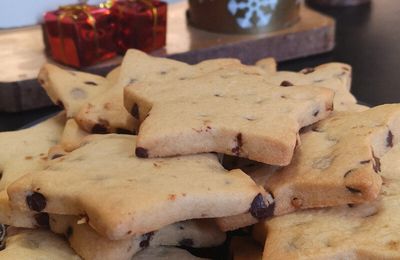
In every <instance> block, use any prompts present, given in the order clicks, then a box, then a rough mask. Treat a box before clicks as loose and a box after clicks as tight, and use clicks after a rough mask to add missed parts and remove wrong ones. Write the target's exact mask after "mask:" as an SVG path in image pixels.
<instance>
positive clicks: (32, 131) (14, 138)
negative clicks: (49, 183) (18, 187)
mask: <svg viewBox="0 0 400 260" xmlns="http://www.w3.org/2000/svg"><path fill="white" fill-rule="evenodd" d="M64 124H65V114H64V113H62V114H59V115H57V116H55V117H53V118H50V119H48V120H46V121H44V122H42V123H40V124H38V125H36V126H33V127H31V128H28V129H24V130H18V131H12V132H2V133H0V147H2V149H1V150H0V173H1V174H0V191H1V190H4V189H5V188H6V187H7V186H8V185H9V184H10V183H12V182H13V181H15V180H16V179H18V178H19V177H21V176H22V175H23V174H26V173H27V172H29V171H35V170H38V169H41V168H42V167H43V166H44V165H45V164H46V161H47V152H48V150H49V148H50V147H52V146H54V145H56V144H57V143H58V141H59V139H60V136H61V133H62V131H63V128H64Z"/></svg>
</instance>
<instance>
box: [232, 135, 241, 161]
mask: <svg viewBox="0 0 400 260" xmlns="http://www.w3.org/2000/svg"><path fill="white" fill-rule="evenodd" d="M242 146H243V139H242V133H238V134H237V135H236V146H235V147H234V148H232V153H233V154H235V155H236V156H239V155H240V150H241V149H242Z"/></svg>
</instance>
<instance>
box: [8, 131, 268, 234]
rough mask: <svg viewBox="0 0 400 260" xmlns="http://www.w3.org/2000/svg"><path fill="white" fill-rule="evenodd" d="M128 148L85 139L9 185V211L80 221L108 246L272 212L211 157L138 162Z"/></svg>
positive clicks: (108, 138) (121, 140) (241, 177)
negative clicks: (178, 225) (196, 223)
mask: <svg viewBox="0 0 400 260" xmlns="http://www.w3.org/2000/svg"><path fill="white" fill-rule="evenodd" d="M135 145H136V137H134V136H128V135H113V134H111V135H94V136H89V137H88V138H87V139H85V140H84V145H81V147H80V148H78V149H76V150H74V151H73V152H71V153H69V154H67V155H65V156H63V157H62V158H59V159H55V161H54V162H53V163H52V164H51V166H50V167H48V168H47V169H46V170H44V171H40V172H37V173H34V174H28V175H25V176H24V177H23V178H21V179H19V180H18V181H17V182H15V183H13V185H11V186H10V187H9V188H8V193H9V195H10V199H11V202H12V204H11V205H12V206H14V207H15V208H19V209H23V210H27V209H31V210H33V211H37V212H48V213H54V214H67V215H82V214H83V215H86V216H87V219H88V222H89V225H90V226H92V227H93V228H94V229H95V230H96V231H97V232H99V233H100V234H102V235H105V236H107V237H108V238H110V239H113V240H117V239H123V238H128V237H131V236H133V235H137V234H145V233H148V232H150V231H154V230H158V229H160V228H162V227H164V226H166V225H168V224H171V223H175V222H178V221H182V220H185V219H194V218H215V217H223V216H231V215H237V214H240V213H245V212H249V211H250V212H251V213H252V214H253V215H254V216H256V217H259V218H262V217H266V214H268V213H270V212H271V208H270V207H268V206H269V204H268V202H267V201H264V197H267V195H266V194H265V192H264V190H263V189H262V188H261V187H259V186H258V185H256V184H255V183H254V182H253V181H252V180H251V178H250V177H248V176H247V175H246V174H245V173H243V172H242V171H240V170H233V171H230V172H228V171H226V170H224V169H223V168H222V166H221V165H220V164H219V162H218V160H217V158H216V156H214V155H211V154H203V155H194V156H186V157H173V158H163V159H145V160H144V159H139V158H136V157H135V156H134V150H133V149H132V147H135ZM60 186H62V187H63V189H60V188H59V187H60ZM94 193H95V194H96V196H93V194H94ZM161 212H162V214H161Z"/></svg>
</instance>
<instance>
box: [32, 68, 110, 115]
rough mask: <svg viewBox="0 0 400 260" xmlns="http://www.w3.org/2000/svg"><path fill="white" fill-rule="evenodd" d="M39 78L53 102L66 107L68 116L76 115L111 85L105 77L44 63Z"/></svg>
mask: <svg viewBox="0 0 400 260" xmlns="http://www.w3.org/2000/svg"><path fill="white" fill-rule="evenodd" d="M38 80H39V82H40V84H41V85H42V87H43V88H44V89H45V90H46V92H47V95H48V96H49V97H50V99H51V100H52V101H53V103H54V104H56V105H59V106H61V107H63V108H64V109H65V111H66V114H67V117H68V118H70V117H75V116H76V114H77V113H78V111H79V110H80V108H81V107H82V106H83V105H84V104H86V103H87V102H88V101H89V100H91V99H93V98H94V97H95V96H97V95H99V94H100V93H103V92H105V91H106V90H107V89H108V88H109V87H110V84H109V83H108V81H107V80H106V79H105V78H104V77H101V76H97V75H93V74H89V73H85V72H78V71H70V70H65V69H61V68H59V67H57V66H55V65H52V64H45V65H43V67H42V68H41V70H40V72H39V76H38Z"/></svg>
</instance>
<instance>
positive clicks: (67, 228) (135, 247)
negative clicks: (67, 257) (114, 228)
mask: <svg viewBox="0 0 400 260" xmlns="http://www.w3.org/2000/svg"><path fill="white" fill-rule="evenodd" d="M78 220H79V218H78V217H74V216H62V215H52V216H51V217H50V227H51V229H52V231H54V232H55V233H59V234H64V235H65V236H66V238H67V239H68V241H69V243H70V245H71V247H72V248H73V249H74V250H75V251H76V252H77V253H78V254H79V255H80V256H81V257H82V258H84V259H92V260H95V259H102V260H103V259H104V260H105V259H119V260H124V259H126V260H129V259H131V258H132V256H133V255H135V254H136V253H137V252H139V251H141V250H143V249H145V248H147V247H157V246H189V247H212V246H218V245H220V244H222V243H223V242H224V241H225V238H226V235H225V233H223V232H221V231H219V230H218V228H217V227H216V226H215V224H213V222H212V221H211V220H206V219H205V220H188V221H183V222H178V223H175V224H171V225H168V226H166V227H163V228H161V229H160V230H157V231H154V232H150V233H147V234H144V235H137V236H133V237H132V238H128V239H123V240H109V239H107V238H105V237H102V236H100V235H98V234H97V233H96V232H95V231H94V230H93V229H92V228H91V227H90V226H89V225H87V224H78Z"/></svg>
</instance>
